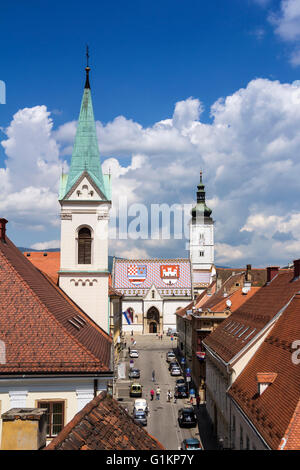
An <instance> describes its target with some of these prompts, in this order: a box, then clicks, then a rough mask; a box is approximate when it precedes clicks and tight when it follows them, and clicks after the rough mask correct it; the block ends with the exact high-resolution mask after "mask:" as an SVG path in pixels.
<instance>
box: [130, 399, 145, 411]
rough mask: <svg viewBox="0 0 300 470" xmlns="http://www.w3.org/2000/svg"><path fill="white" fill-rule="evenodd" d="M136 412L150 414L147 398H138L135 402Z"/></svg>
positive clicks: (134, 409)
mask: <svg viewBox="0 0 300 470" xmlns="http://www.w3.org/2000/svg"><path fill="white" fill-rule="evenodd" d="M135 411H144V412H145V413H148V405H147V402H146V400H145V398H137V399H136V400H135V401H134V407H133V412H135Z"/></svg>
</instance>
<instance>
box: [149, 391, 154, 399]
mask: <svg viewBox="0 0 300 470" xmlns="http://www.w3.org/2000/svg"><path fill="white" fill-rule="evenodd" d="M150 396H151V401H153V398H154V390H153V388H152V389H151V390H150Z"/></svg>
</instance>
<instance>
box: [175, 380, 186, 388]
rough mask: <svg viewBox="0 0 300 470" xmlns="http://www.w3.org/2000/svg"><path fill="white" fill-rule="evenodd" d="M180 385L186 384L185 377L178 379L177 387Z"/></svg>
mask: <svg viewBox="0 0 300 470" xmlns="http://www.w3.org/2000/svg"><path fill="white" fill-rule="evenodd" d="M178 385H186V382H185V379H177V380H176V387H177V386H178Z"/></svg>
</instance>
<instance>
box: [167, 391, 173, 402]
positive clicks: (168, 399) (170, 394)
mask: <svg viewBox="0 0 300 470" xmlns="http://www.w3.org/2000/svg"><path fill="white" fill-rule="evenodd" d="M171 400H172V392H171V390H168V393H167V401H168V403H170V402H171Z"/></svg>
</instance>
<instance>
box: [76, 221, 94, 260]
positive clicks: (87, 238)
mask: <svg viewBox="0 0 300 470" xmlns="http://www.w3.org/2000/svg"><path fill="white" fill-rule="evenodd" d="M91 245H92V237H91V231H90V229H88V228H87V227H83V228H81V229H80V230H79V232H78V264H91Z"/></svg>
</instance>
